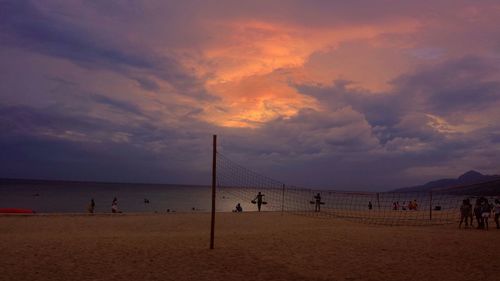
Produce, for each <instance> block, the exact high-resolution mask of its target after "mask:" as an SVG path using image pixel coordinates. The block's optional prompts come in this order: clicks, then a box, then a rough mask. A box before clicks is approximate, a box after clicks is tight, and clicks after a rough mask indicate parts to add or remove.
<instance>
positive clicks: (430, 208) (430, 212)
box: [429, 191, 432, 220]
mask: <svg viewBox="0 0 500 281" xmlns="http://www.w3.org/2000/svg"><path fill="white" fill-rule="evenodd" d="M429 195H430V199H429V220H432V191H431V192H429Z"/></svg>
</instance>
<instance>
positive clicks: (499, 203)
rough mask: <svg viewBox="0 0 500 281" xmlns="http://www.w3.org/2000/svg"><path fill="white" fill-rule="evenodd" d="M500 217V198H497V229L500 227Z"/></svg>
mask: <svg viewBox="0 0 500 281" xmlns="http://www.w3.org/2000/svg"><path fill="white" fill-rule="evenodd" d="M499 218H500V200H498V199H495V223H496V225H497V229H500V223H499V222H498V219H499Z"/></svg>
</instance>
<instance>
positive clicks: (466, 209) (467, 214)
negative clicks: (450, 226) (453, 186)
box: [458, 199, 473, 228]
mask: <svg viewBox="0 0 500 281" xmlns="http://www.w3.org/2000/svg"><path fill="white" fill-rule="evenodd" d="M469 218H470V224H471V226H472V221H473V218H472V205H471V204H470V201H469V199H464V201H462V206H460V223H459V224H458V228H462V223H463V222H464V220H465V228H468V227H469Z"/></svg>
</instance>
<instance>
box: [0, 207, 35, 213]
mask: <svg viewBox="0 0 500 281" xmlns="http://www.w3.org/2000/svg"><path fill="white" fill-rule="evenodd" d="M34 213H35V211H33V210H30V209H19V208H0V214H34Z"/></svg>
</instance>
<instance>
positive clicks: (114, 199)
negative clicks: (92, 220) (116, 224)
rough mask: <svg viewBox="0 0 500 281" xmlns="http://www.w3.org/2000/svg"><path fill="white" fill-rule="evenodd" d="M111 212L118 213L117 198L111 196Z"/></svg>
mask: <svg viewBox="0 0 500 281" xmlns="http://www.w3.org/2000/svg"><path fill="white" fill-rule="evenodd" d="M111 213H118V199H116V197H115V198H113V203H111Z"/></svg>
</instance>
